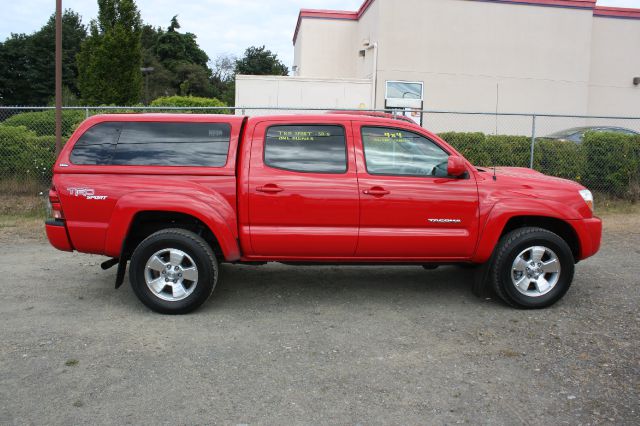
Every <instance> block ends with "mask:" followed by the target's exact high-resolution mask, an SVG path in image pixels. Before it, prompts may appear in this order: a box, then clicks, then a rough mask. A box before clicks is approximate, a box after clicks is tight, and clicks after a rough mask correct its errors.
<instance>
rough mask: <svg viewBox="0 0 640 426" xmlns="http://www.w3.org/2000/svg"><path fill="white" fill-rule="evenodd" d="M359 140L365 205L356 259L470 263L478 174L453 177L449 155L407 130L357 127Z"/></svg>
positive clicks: (476, 218) (362, 196)
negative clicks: (448, 168)
mask: <svg viewBox="0 0 640 426" xmlns="http://www.w3.org/2000/svg"><path fill="white" fill-rule="evenodd" d="M354 135H355V138H356V145H355V146H356V151H357V161H358V181H359V190H360V199H361V201H360V237H359V242H358V249H357V252H356V256H359V257H385V258H397V259H398V260H411V259H414V260H417V259H433V260H447V259H451V260H460V259H466V258H469V257H471V255H472V254H473V252H474V249H475V244H476V241H477V235H478V190H477V186H476V182H475V179H474V177H473V174H469V176H466V177H465V178H461V179H456V178H451V177H448V176H447V173H446V170H447V160H448V158H449V153H448V152H447V151H445V149H444V148H442V147H440V146H439V145H438V144H437V143H436V142H434V141H432V140H431V139H429V138H427V137H426V135H423V134H420V133H418V132H416V131H411V130H407V129H406V128H403V126H402V125H399V127H398V128H390V127H379V126H376V125H375V124H374V123H371V125H367V124H366V123H359V124H354Z"/></svg>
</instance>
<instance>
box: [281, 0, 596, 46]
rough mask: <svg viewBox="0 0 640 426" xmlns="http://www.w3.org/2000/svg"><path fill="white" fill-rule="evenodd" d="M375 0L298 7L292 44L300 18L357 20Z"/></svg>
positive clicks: (296, 37) (298, 27) (300, 22)
mask: <svg viewBox="0 0 640 426" xmlns="http://www.w3.org/2000/svg"><path fill="white" fill-rule="evenodd" d="M374 1H375V0H365V1H364V3H362V5H361V6H360V9H358V10H357V11H355V12H353V11H346V10H322V9H300V13H299V14H298V23H297V24H296V30H295V32H294V33H293V44H296V40H297V39H298V32H299V31H300V25H301V24H302V18H312V19H343V20H349V21H358V20H360V18H362V15H364V14H365V13H366V11H367V10H368V9H369V6H371V5H372V4H373V2H374ZM594 1H595V0H594Z"/></svg>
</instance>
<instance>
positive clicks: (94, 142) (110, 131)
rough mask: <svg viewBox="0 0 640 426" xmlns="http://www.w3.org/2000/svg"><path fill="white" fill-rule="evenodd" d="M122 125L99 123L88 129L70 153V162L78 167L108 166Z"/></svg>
mask: <svg viewBox="0 0 640 426" xmlns="http://www.w3.org/2000/svg"><path fill="white" fill-rule="evenodd" d="M121 129H122V123H99V124H96V125H95V126H93V127H91V128H89V130H87V131H86V132H84V134H83V135H82V136H80V139H78V142H76V144H75V146H74V147H73V151H71V162H72V163H74V164H80V165H96V164H109V162H110V161H111V155H112V153H113V149H114V148H115V146H116V142H118V137H119V135H120V130H121Z"/></svg>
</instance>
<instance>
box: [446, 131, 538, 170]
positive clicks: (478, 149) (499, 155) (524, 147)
mask: <svg viewBox="0 0 640 426" xmlns="http://www.w3.org/2000/svg"><path fill="white" fill-rule="evenodd" d="M439 136H440V137H441V138H442V139H444V140H445V141H447V142H448V143H449V144H450V145H451V146H453V147H454V148H455V149H457V150H458V151H459V152H460V153H461V154H462V155H464V156H465V157H466V158H467V159H468V160H469V161H471V163H473V164H475V165H477V166H484V167H491V166H513V167H529V161H530V160H529V158H530V150H531V138H528V137H526V136H507V135H499V136H495V135H485V134H483V133H456V132H449V133H442V134H440V135H439Z"/></svg>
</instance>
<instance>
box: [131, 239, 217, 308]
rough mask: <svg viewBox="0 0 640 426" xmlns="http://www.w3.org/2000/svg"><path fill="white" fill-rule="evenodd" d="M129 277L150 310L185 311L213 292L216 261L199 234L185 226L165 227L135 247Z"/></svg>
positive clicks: (135, 290) (201, 301)
mask: <svg viewBox="0 0 640 426" xmlns="http://www.w3.org/2000/svg"><path fill="white" fill-rule="evenodd" d="M129 279H130V281H131V287H132V288H133V291H134V293H135V294H136V296H138V299H140V301H141V302H142V303H144V304H145V305H146V306H147V307H149V308H150V309H152V310H154V311H156V312H160V313H163V314H173V315H179V314H186V313H189V312H191V311H193V310H195V309H196V308H198V307H199V306H200V305H202V304H203V303H204V302H205V301H206V300H207V299H208V298H209V296H210V295H211V293H213V289H214V288H215V285H216V282H217V280H218V262H217V261H216V258H215V255H214V254H213V251H212V250H211V247H210V246H209V244H207V242H206V241H205V240H204V239H203V238H202V237H200V236H199V235H197V234H194V233H193V232H190V231H187V230H184V229H164V230H162V231H158V232H156V233H154V234H152V235H151V236H149V237H148V238H146V239H145V240H144V241H142V242H141V243H140V244H139V245H138V247H137V248H136V249H135V251H134V252H133V255H132V256H131V266H130V269H129Z"/></svg>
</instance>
